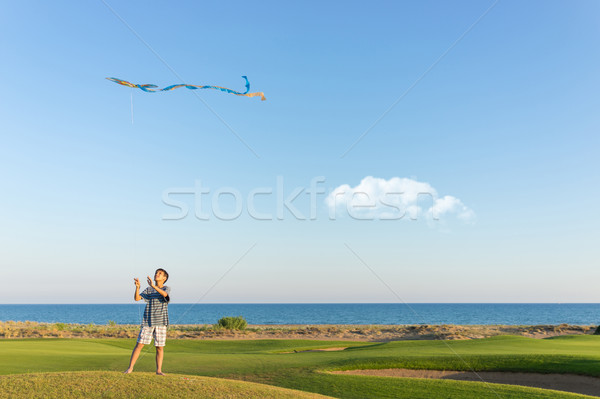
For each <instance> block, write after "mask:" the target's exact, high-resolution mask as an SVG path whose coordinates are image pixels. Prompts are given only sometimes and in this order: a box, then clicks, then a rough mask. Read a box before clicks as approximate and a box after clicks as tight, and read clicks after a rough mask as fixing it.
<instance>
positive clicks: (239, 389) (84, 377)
mask: <svg viewBox="0 0 600 399" xmlns="http://www.w3.org/2000/svg"><path fill="white" fill-rule="evenodd" d="M0 392H2V395H3V397H4V395H6V397H10V398H36V397H39V398H65V397H68V398H82V399H83V398H85V399H87V398H91V397H92V398H94V397H100V398H107V399H108V398H111V399H119V398H123V399H125V398H126V399H131V398H157V399H158V398H164V397H172V398H190V399H192V398H194V399H196V398H197V399H226V398H250V399H263V398H277V399H294V398H300V399H303V398H304V399H309V398H314V399H317V398H323V399H326V398H327V396H321V395H315V394H311V393H307V392H301V391H297V390H291V389H284V388H279V387H273V386H268V385H262V384H255V383H252V382H244V381H232V380H224V379H220V378H210V377H198V376H187V375H177V374H172V375H169V376H166V377H157V376H156V375H153V374H149V373H137V374H130V375H123V374H121V373H117V372H114V371H113V372H111V371H84V372H69V373H44V374H25V375H23V374H16V375H15V374H13V375H11V376H3V377H0Z"/></svg>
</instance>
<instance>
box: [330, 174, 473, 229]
mask: <svg viewBox="0 0 600 399" xmlns="http://www.w3.org/2000/svg"><path fill="white" fill-rule="evenodd" d="M325 203H326V204H327V206H328V207H329V215H330V217H331V218H336V217H337V216H339V215H340V214H342V213H344V214H346V213H347V214H348V215H350V216H351V217H353V218H355V219H388V220H389V219H403V218H404V219H413V220H415V219H418V218H419V217H425V218H427V219H430V220H431V219H434V220H437V219H442V218H446V217H448V216H451V215H454V216H455V217H457V218H458V219H460V220H462V221H465V222H472V221H473V220H474V219H475V213H474V212H473V211H472V210H471V209H469V208H468V207H467V206H466V205H465V204H463V203H462V201H461V200H460V199H458V198H456V197H453V196H451V195H445V196H443V197H440V196H439V195H438V192H437V190H436V189H435V188H433V187H432V186H431V185H430V184H429V183H424V182H420V181H417V180H413V179H408V178H405V177H393V178H391V179H389V180H385V179H380V178H376V177H372V176H367V177H365V178H364V179H362V181H361V182H360V183H359V184H358V185H357V186H356V187H350V185H348V184H342V185H341V186H338V187H336V188H335V189H334V190H333V191H331V193H330V194H329V195H328V196H327V198H325Z"/></svg>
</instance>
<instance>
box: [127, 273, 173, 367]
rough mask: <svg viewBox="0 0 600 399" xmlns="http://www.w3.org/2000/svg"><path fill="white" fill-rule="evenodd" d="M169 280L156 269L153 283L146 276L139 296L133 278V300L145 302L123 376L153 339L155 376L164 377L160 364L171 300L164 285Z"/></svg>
mask: <svg viewBox="0 0 600 399" xmlns="http://www.w3.org/2000/svg"><path fill="white" fill-rule="evenodd" d="M168 279H169V273H167V271H166V270H165V269H156V272H154V282H153V281H152V279H151V278H150V276H148V285H149V286H150V287H148V288H146V289H145V290H144V292H142V293H141V294H140V280H139V279H137V278H134V279H133V281H134V282H135V293H134V294H133V299H135V300H136V301H139V300H140V299H142V298H143V299H144V300H145V301H146V309H144V321H143V322H142V326H141V329H140V335H139V336H138V339H137V344H136V345H135V348H133V352H132V353H131V360H130V361H129V368H128V369H127V370H125V372H124V373H125V374H129V373H131V372H132V371H133V366H134V365H135V362H136V361H137V359H138V357H139V356H140V352H141V351H142V348H143V347H144V345H149V344H150V342H152V339H153V338H154V346H156V374H158V375H165V374H164V373H163V372H162V362H163V356H164V351H163V349H164V346H165V341H166V339H167V326H168V325H169V312H168V305H169V301H170V300H171V298H169V294H170V293H171V287H167V286H166V285H164V284H165V283H166V282H167V280H168Z"/></svg>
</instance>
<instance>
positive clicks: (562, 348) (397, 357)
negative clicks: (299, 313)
mask: <svg viewBox="0 0 600 399" xmlns="http://www.w3.org/2000/svg"><path fill="white" fill-rule="evenodd" d="M134 344H135V340H132V339H127V340H125V339H19V340H0V374H22V373H39V372H59V371H60V372H64V371H92V370H102V371H122V370H124V369H125V368H126V366H127V363H128V360H129V355H130V354H131V349H132V347H133V346H134ZM341 346H351V347H350V348H349V349H346V350H344V351H334V352H300V353H281V352H292V351H293V350H297V351H300V350H307V349H316V348H324V347H341ZM394 367H402V368H413V369H424V368H430V369H440V370H470V369H474V370H477V371H484V370H486V371H524V372H541V373H575V374H582V375H590V376H598V377H600V336H570V337H557V338H551V339H543V340H539V339H532V338H525V337H516V336H499V337H493V338H488V339H480V340H465V341H446V342H442V341H397V342H389V343H364V342H348V341H343V342H339V341H308V340H253V341H212V340H170V341H167V346H166V348H165V361H164V365H163V369H164V370H165V372H167V373H173V374H182V375H192V376H193V375H195V376H208V377H219V378H227V379H232V380H244V381H252V382H257V383H262V384H269V385H274V386H279V387H284V388H290V389H297V390H302V391H306V392H315V393H320V394H323V395H329V396H333V397H339V398H365V397H369V398H411V399H414V398H432V397H436V398H437V397H439V398H457V399H468V398H473V399H475V398H494V399H497V398H498V397H501V398H514V399H517V398H519V399H520V398H577V397H579V398H582V397H585V396H583V395H576V394H568V393H562V392H557V391H550V390H540V389H535V388H525V387H516V386H508V385H498V384H488V385H486V384H484V383H479V382H463V381H450V380H422V379H398V378H384V377H368V376H352V375H334V374H328V373H326V372H323V371H326V370H349V369H360V368H394ZM138 371H142V372H152V371H154V348H151V347H149V346H146V347H145V348H144V352H143V355H142V357H141V358H140V360H139V361H138V364H137V365H136V372H138ZM140 375H144V374H140ZM16 378H24V377H22V376H18V377H16ZM148 378H150V377H148ZM151 378H158V377H154V376H152V377H151ZM240 397H242V396H240Z"/></svg>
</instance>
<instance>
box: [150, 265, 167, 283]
mask: <svg viewBox="0 0 600 399" xmlns="http://www.w3.org/2000/svg"><path fill="white" fill-rule="evenodd" d="M158 271H161V272H163V273H164V274H165V276H166V277H167V278H166V279H165V283H166V282H167V280H168V279H169V273H167V271H166V270H165V269H163V268H158V269H156V272H158ZM156 272H154V273H155V274H156Z"/></svg>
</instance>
